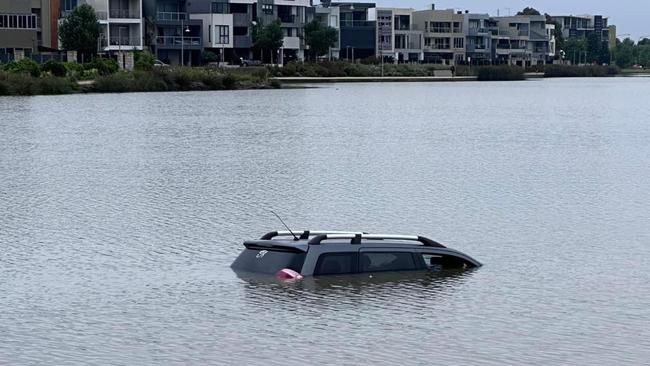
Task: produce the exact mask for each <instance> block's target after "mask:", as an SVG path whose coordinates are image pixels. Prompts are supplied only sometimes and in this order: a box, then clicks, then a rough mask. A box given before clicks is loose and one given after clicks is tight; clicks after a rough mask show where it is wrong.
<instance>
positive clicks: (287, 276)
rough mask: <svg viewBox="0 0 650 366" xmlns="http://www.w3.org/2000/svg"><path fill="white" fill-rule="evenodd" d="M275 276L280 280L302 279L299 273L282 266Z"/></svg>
mask: <svg viewBox="0 0 650 366" xmlns="http://www.w3.org/2000/svg"><path fill="white" fill-rule="evenodd" d="M275 277H276V278H278V279H281V280H302V279H303V277H302V275H301V274H300V273H298V272H296V271H294V270H293V269H289V268H284V269H281V270H279V271H278V272H277V273H276V274H275Z"/></svg>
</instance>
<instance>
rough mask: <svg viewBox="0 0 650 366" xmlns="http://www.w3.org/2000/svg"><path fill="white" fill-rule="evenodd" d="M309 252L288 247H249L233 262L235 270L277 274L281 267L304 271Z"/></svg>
mask: <svg viewBox="0 0 650 366" xmlns="http://www.w3.org/2000/svg"><path fill="white" fill-rule="evenodd" d="M306 255H307V254H306V253H305V252H302V251H295V250H291V249H289V248H287V249H284V250H283V249H279V248H278V249H268V248H248V249H246V250H244V251H243V252H242V253H241V254H240V255H239V257H237V259H236V260H235V262H234V263H233V264H232V268H233V269H234V270H239V271H246V272H256V273H267V274H275V273H277V272H278V271H279V270H281V269H285V268H289V269H292V270H294V271H296V272H300V271H302V265H303V263H304V262H305V256H306Z"/></svg>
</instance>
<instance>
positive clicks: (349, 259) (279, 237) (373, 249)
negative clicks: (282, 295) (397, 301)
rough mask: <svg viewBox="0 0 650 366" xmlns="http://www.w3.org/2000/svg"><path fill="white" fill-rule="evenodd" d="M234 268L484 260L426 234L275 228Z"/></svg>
mask: <svg viewBox="0 0 650 366" xmlns="http://www.w3.org/2000/svg"><path fill="white" fill-rule="evenodd" d="M244 246H245V247H246V248H245V249H244V251H243V252H242V253H241V254H240V255H239V257H237V259H236V260H235V261H234V262H233V264H232V266H231V267H232V269H233V270H235V271H245V272H255V273H266V274H272V275H276V276H281V277H287V278H288V277H291V276H292V275H291V274H293V276H294V277H293V278H301V277H303V276H319V275H337V274H351V273H372V272H388V271H424V270H434V271H435V270H446V269H464V268H475V267H480V266H481V263H480V262H478V261H477V260H475V259H473V258H472V257H470V256H468V255H466V254H464V253H461V252H459V251H457V250H454V249H450V248H447V247H445V246H444V245H442V244H440V243H438V242H435V241H433V240H431V239H429V238H425V237H423V236H412V235H377V234H368V233H364V232H340V231H309V230H306V231H299V232H290V231H272V232H270V233H267V234H265V235H264V236H262V237H261V238H260V239H259V240H250V241H245V242H244Z"/></svg>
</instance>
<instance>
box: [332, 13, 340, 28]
mask: <svg viewBox="0 0 650 366" xmlns="http://www.w3.org/2000/svg"><path fill="white" fill-rule="evenodd" d="M338 22H339V19H338V17H337V16H336V15H330V27H332V28H338Z"/></svg>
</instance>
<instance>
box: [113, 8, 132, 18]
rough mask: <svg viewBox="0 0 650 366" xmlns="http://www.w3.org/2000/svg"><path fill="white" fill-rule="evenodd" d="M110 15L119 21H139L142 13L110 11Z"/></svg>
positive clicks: (124, 10) (120, 10)
mask: <svg viewBox="0 0 650 366" xmlns="http://www.w3.org/2000/svg"><path fill="white" fill-rule="evenodd" d="M108 14H109V15H110V17H111V18H119V19H137V18H140V12H138V11H131V10H129V9H110V10H109V11H108Z"/></svg>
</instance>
